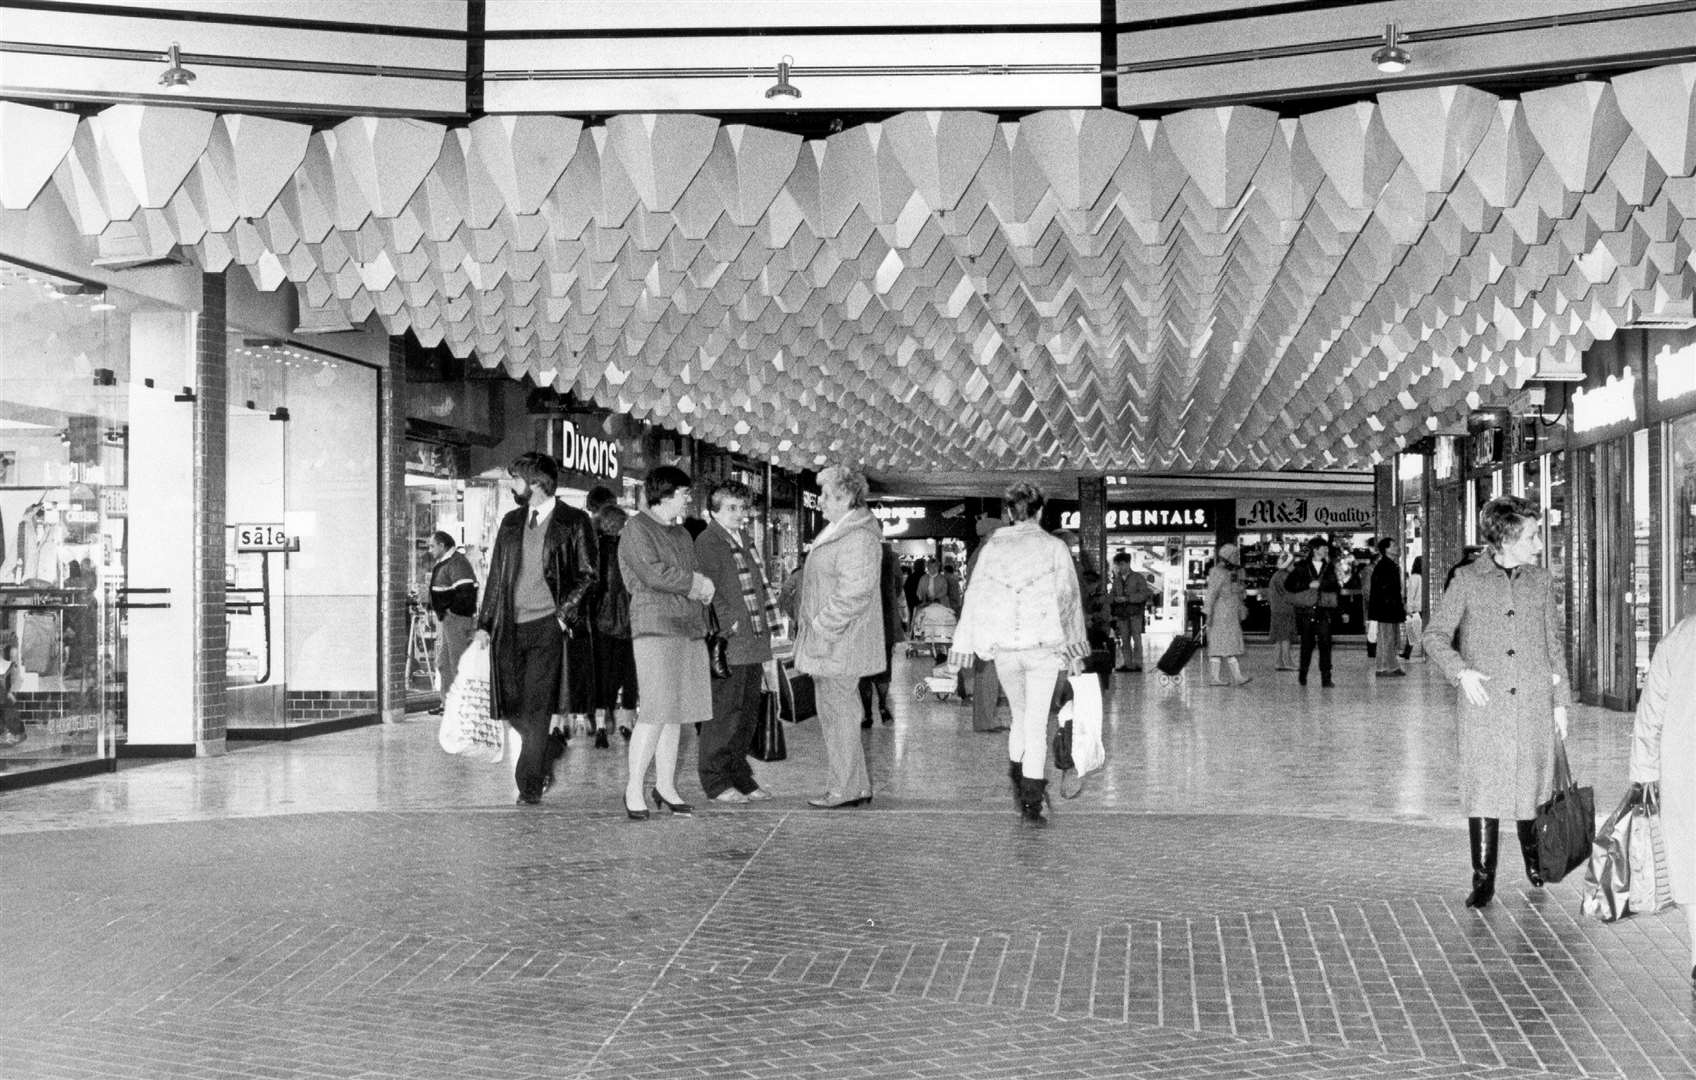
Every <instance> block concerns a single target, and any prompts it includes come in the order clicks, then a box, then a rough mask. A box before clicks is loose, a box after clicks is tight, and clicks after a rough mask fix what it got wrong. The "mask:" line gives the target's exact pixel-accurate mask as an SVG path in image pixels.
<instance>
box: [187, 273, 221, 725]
mask: <svg viewBox="0 0 1696 1080" xmlns="http://www.w3.org/2000/svg"><path fill="white" fill-rule="evenodd" d="M200 281H201V313H200V319H199V322H198V323H197V326H196V331H195V342H194V354H195V355H194V358H195V363H194V369H195V371H194V375H195V390H196V393H197V394H198V400H197V401H196V402H195V405H194V520H195V533H194V577H195V597H194V640H195V651H194V666H195V691H194V713H195V724H194V727H195V744H196V746H197V747H198V748H199V752H200V753H202V754H221V753H223V752H224V730H225V726H226V719H227V709H226V700H225V682H226V675H225V672H224V659H225V652H226V650H227V648H228V644H229V643H228V635H227V634H226V632H225V626H224V618H225V615H224V521H225V517H226V515H225V497H226V492H227V490H228V480H227V462H228V456H229V415H228V413H229V368H228V366H227V364H226V358H225V355H224V335H225V331H226V327H225V313H224V275H222V274H202V275H201V278H200Z"/></svg>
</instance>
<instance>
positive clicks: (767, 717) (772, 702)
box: [748, 690, 789, 761]
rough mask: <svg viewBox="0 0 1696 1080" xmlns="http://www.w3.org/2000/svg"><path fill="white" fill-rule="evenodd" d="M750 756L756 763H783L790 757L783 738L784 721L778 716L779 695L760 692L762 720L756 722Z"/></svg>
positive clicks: (764, 691)
mask: <svg viewBox="0 0 1696 1080" xmlns="http://www.w3.org/2000/svg"><path fill="white" fill-rule="evenodd" d="M748 756H749V757H751V758H753V759H754V760H755V761H782V760H783V759H784V758H787V757H788V756H789V745H788V743H787V742H785V741H784V738H783V721H782V718H781V717H780V716H779V714H778V707H777V695H776V694H774V693H772V692H771V691H770V690H762V691H760V718H759V719H758V720H756V721H754V737H753V738H752V739H750V740H749V741H748Z"/></svg>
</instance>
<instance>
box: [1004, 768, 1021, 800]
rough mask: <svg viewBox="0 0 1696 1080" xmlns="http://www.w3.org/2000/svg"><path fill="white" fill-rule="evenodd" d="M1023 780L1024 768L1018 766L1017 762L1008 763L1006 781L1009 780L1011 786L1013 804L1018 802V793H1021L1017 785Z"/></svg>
mask: <svg viewBox="0 0 1696 1080" xmlns="http://www.w3.org/2000/svg"><path fill="white" fill-rule="evenodd" d="M1024 778H1025V767H1024V766H1023V765H1021V764H1019V763H1018V762H1017V761H1009V762H1008V763H1007V779H1008V780H1010V781H1011V782H1012V784H1013V802H1014V803H1017V802H1018V801H1019V795H1020V791H1021V788H1020V787H1019V784H1020V782H1021V781H1022V780H1024Z"/></svg>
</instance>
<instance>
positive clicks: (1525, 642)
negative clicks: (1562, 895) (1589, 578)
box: [1425, 495, 1571, 907]
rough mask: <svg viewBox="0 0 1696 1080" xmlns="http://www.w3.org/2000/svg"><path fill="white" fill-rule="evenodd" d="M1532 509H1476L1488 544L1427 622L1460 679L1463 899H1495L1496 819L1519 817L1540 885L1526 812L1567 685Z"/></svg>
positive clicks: (1548, 780) (1541, 793)
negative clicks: (1466, 888)
mask: <svg viewBox="0 0 1696 1080" xmlns="http://www.w3.org/2000/svg"><path fill="white" fill-rule="evenodd" d="M1539 517H1541V513H1540V512H1539V511H1538V509H1537V507H1536V506H1535V505H1533V504H1532V503H1530V502H1528V501H1526V500H1525V499H1521V498H1517V497H1515V496H1511V495H1510V496H1504V497H1503V498H1499V499H1492V500H1490V502H1489V503H1488V504H1486V505H1485V507H1484V509H1483V511H1482V512H1480V513H1479V515H1478V524H1479V530H1478V531H1479V533H1480V536H1481V538H1482V539H1483V540H1484V542H1485V544H1486V545H1487V546H1486V549H1485V552H1484V554H1482V555H1480V556H1479V558H1478V559H1477V561H1475V562H1473V563H1471V564H1469V565H1467V566H1462V567H1460V568H1458V569H1457V571H1456V572H1455V575H1454V578H1453V580H1452V581H1451V582H1450V583H1449V586H1448V588H1446V589H1444V590H1443V597H1442V599H1441V600H1440V601H1439V602H1438V604H1437V610H1436V612H1435V614H1433V615H1432V617H1431V624H1430V626H1429V627H1428V628H1427V629H1426V631H1425V651H1426V652H1427V653H1428V654H1429V655H1430V657H1431V660H1432V662H1434V663H1435V664H1436V665H1437V666H1438V667H1439V668H1441V669H1442V672H1443V674H1444V675H1445V676H1446V677H1447V678H1448V680H1449V682H1450V683H1452V684H1454V685H1455V686H1457V687H1459V688H1460V694H1459V695H1458V697H1457V702H1456V727H1457V728H1458V735H1459V741H1460V755H1459V761H1460V801H1461V808H1462V810H1463V811H1464V812H1465V813H1466V817H1467V831H1468V839H1469V840H1470V843H1471V846H1472V892H1471V893H1470V894H1469V895H1468V896H1467V898H1466V906H1467V907H1483V906H1484V905H1485V904H1488V903H1489V902H1490V900H1491V898H1492V897H1493V896H1495V891H1496V840H1497V832H1498V828H1499V825H1500V822H1501V819H1502V818H1513V819H1514V820H1515V821H1516V822H1517V828H1518V833H1519V844H1520V851H1521V854H1522V855H1523V856H1524V859H1525V874H1526V877H1527V878H1529V879H1530V881H1531V884H1532V885H1533V886H1534V887H1541V886H1542V884H1543V878H1542V875H1541V874H1539V873H1538V870H1537V838H1536V835H1535V833H1534V832H1533V831H1532V828H1531V826H1532V819H1534V818H1535V817H1536V816H1537V807H1538V805H1539V804H1540V803H1543V802H1546V801H1548V798H1549V796H1550V794H1551V793H1552V791H1553V788H1554V769H1555V740H1556V739H1564V738H1566V710H1567V706H1568V705H1569V704H1570V703H1571V693H1570V689H1569V684H1568V681H1567V673H1566V644H1565V635H1564V633H1563V630H1562V627H1561V620H1560V614H1559V612H1557V611H1556V610H1555V593H1554V587H1553V584H1552V582H1551V579H1550V577H1549V572H1548V571H1547V570H1545V569H1543V567H1541V566H1539V565H1537V559H1538V556H1539V555H1540V554H1541V552H1542V550H1543V539H1542V536H1541V534H1540V533H1539V531H1538V529H1537V521H1538V518H1539ZM1457 630H1458V631H1459V639H1458V645H1459V647H1458V648H1457V647H1456V641H1457V639H1456V631H1457Z"/></svg>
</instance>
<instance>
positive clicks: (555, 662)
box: [496, 615, 565, 798]
mask: <svg viewBox="0 0 1696 1080" xmlns="http://www.w3.org/2000/svg"><path fill="white" fill-rule="evenodd" d="M502 644H503V645H504V648H502V649H501V655H500V656H499V658H498V659H497V661H496V663H498V664H499V666H500V680H501V711H502V712H504V713H505V714H506V719H507V721H508V722H509V723H510V724H512V726H513V730H515V731H517V732H518V735H519V738H521V739H522V740H523V746H522V748H521V749H520V750H519V753H518V767H517V768H515V769H514V770H513V779H514V780H516V781H518V794H519V795H521V796H523V797H525V798H540V797H541V794H542V778H543V777H544V776H545V775H546V773H547V768H548V718H549V717H550V716H552V715H553V712H554V709H555V707H556V705H557V704H558V702H559V689H560V686H559V679H560V668H561V665H562V664H563V662H564V659H565V634H564V633H563V632H562V631H561V630H560V628H559V622H558V620H556V619H555V618H554V617H553V616H552V615H549V616H548V617H547V618H544V619H536V620H534V621H532V622H526V623H519V624H518V625H517V626H515V627H513V629H512V634H511V640H510V641H506V642H503V643H502Z"/></svg>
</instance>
